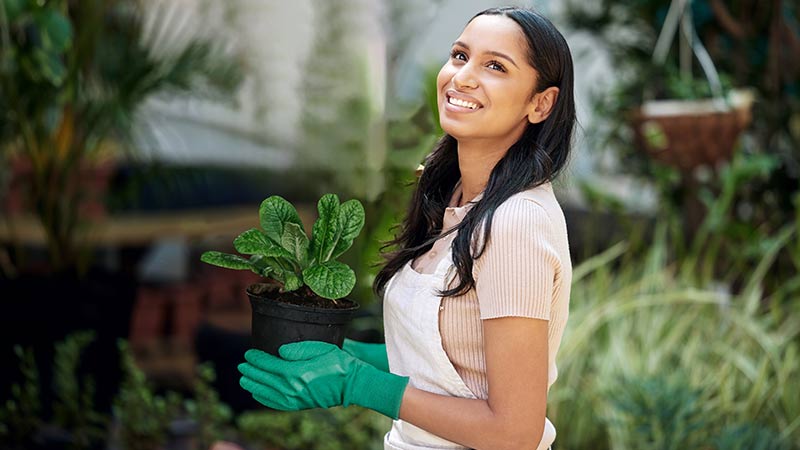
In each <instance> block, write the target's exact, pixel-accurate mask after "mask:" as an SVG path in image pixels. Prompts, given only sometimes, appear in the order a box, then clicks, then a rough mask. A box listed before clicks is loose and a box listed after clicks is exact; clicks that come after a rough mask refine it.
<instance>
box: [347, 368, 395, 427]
mask: <svg viewBox="0 0 800 450" xmlns="http://www.w3.org/2000/svg"><path fill="white" fill-rule="evenodd" d="M408 381H409V378H408V377H403V376H400V375H395V374H393V373H389V372H382V371H380V370H378V369H376V368H374V367H372V366H369V365H366V364H364V365H361V366H359V367H358V369H357V370H356V371H355V372H354V373H353V375H352V376H351V377H350V383H348V384H347V387H346V388H345V389H346V390H345V392H344V394H345V395H344V402H343V405H344V406H348V405H351V404H353V405H359V406H363V407H364V408H369V409H372V410H374V411H377V412H379V413H381V414H383V415H384V416H387V417H390V418H392V419H394V420H397V419H398V416H399V415H400V404H401V403H402V402H403V393H405V391H406V386H407V385H408Z"/></svg>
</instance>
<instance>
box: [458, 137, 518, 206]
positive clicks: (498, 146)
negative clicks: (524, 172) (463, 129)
mask: <svg viewBox="0 0 800 450" xmlns="http://www.w3.org/2000/svg"><path fill="white" fill-rule="evenodd" d="M514 142H516V141H514ZM514 142H491V143H488V142H486V141H475V140H460V141H458V168H459V170H460V171H461V200H459V202H458V206H463V205H465V204H466V203H467V202H469V201H471V200H472V199H473V198H475V197H476V196H477V195H478V194H480V193H481V192H482V191H483V190H484V189H486V185H487V184H488V183H489V175H490V174H491V173H492V169H494V166H495V165H496V164H497V162H498V161H500V159H502V158H503V156H505V154H506V152H507V151H508V149H509V148H510V147H511V145H513V144H514Z"/></svg>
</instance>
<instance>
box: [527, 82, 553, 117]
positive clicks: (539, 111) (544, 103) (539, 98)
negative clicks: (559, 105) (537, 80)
mask: <svg viewBox="0 0 800 450" xmlns="http://www.w3.org/2000/svg"><path fill="white" fill-rule="evenodd" d="M557 99H558V88H557V87H555V86H550V87H549V88H547V89H545V90H543V91H542V92H539V93H537V94H536V95H534V96H533V99H532V100H531V104H530V109H529V111H528V121H529V122H530V123H540V122H544V120H545V119H547V117H548V116H549V115H550V113H551V112H553V106H554V105H555V104H556V100H557Z"/></svg>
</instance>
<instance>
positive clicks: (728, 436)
mask: <svg viewBox="0 0 800 450" xmlns="http://www.w3.org/2000/svg"><path fill="white" fill-rule="evenodd" d="M713 448H714V449H715V450H791V449H792V445H791V444H790V443H789V442H788V441H787V440H786V438H784V437H783V436H782V435H781V434H780V433H778V432H776V431H775V430H772V429H770V428H767V427H763V426H760V425H758V424H750V423H746V424H736V425H731V426H728V427H725V429H724V430H722V434H721V435H720V436H718V437H717V438H716V439H714V447H713Z"/></svg>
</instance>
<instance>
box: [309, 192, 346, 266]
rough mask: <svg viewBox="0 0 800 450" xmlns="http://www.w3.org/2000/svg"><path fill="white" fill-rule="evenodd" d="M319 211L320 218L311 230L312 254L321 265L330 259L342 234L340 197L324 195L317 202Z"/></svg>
mask: <svg viewBox="0 0 800 450" xmlns="http://www.w3.org/2000/svg"><path fill="white" fill-rule="evenodd" d="M317 211H319V218H317V221H316V222H314V227H313V228H312V230H311V250H310V254H311V256H312V258H314V259H316V261H317V263H318V264H321V263H324V262H325V261H328V260H329V259H330V257H331V254H332V253H333V249H334V248H335V247H336V242H337V241H338V240H339V235H340V234H341V226H340V223H339V197H337V196H336V194H325V195H323V196H322V198H320V199H319V202H317Z"/></svg>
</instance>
